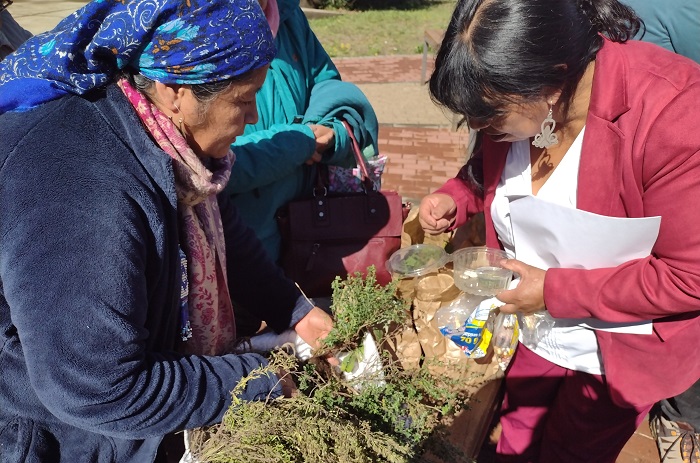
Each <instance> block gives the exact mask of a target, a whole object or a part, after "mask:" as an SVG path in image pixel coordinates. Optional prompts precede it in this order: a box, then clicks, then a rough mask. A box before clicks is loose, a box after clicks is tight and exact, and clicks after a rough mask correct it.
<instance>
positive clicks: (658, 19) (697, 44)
mask: <svg viewBox="0 0 700 463" xmlns="http://www.w3.org/2000/svg"><path fill="white" fill-rule="evenodd" d="M622 3H625V4H627V5H629V6H630V7H632V9H634V11H635V12H636V13H637V15H639V17H640V18H642V20H643V21H644V26H645V29H646V30H645V31H640V33H639V34H638V35H637V37H635V38H636V39H639V40H644V41H645V42H651V43H655V44H657V45H660V46H662V47H664V48H666V49H667V50H671V51H673V52H676V53H678V54H679V55H683V56H687V57H688V58H690V59H692V60H694V61H695V62H697V63H700V0H663V1H661V0H623V1H622Z"/></svg>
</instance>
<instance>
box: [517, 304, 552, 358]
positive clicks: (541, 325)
mask: <svg viewBox="0 0 700 463" xmlns="http://www.w3.org/2000/svg"><path fill="white" fill-rule="evenodd" d="M518 320H519V322H520V332H521V334H522V343H523V344H525V346H526V347H527V348H528V349H534V348H535V347H537V344H539V343H540V341H541V340H542V339H543V338H544V337H545V336H546V335H547V334H548V333H549V332H550V331H552V328H553V327H554V319H553V318H552V316H551V315H549V312H547V311H546V310H541V311H539V312H535V313H533V314H530V315H523V314H520V313H518Z"/></svg>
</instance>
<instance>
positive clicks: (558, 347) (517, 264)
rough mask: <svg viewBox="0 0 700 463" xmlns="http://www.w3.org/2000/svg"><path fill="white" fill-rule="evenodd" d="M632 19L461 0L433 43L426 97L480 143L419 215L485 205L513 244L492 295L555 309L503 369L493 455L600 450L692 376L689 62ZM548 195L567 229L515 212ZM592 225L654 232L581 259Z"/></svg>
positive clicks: (597, 455) (536, 3)
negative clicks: (514, 277)
mask: <svg viewBox="0 0 700 463" xmlns="http://www.w3.org/2000/svg"><path fill="white" fill-rule="evenodd" d="M639 27H640V21H639V19H638V18H637V16H636V15H635V14H634V13H633V12H632V11H631V10H630V9H629V8H627V7H625V6H623V5H622V4H620V3H618V2H617V1H616V0H489V1H480V0H460V1H458V3H457V6H456V9H455V11H454V14H453V16H452V19H451V21H450V24H449V27H448V29H447V32H446V35H445V38H444V40H443V42H442V45H441V48H440V50H439V52H438V54H437V59H436V65H435V72H434V74H433V75H432V77H431V79H430V91H431V94H432V96H433V97H434V99H435V100H436V101H438V102H439V103H441V104H443V105H445V106H447V107H448V108H450V109H451V110H453V111H454V112H456V113H459V114H461V115H463V116H464V118H465V121H466V123H467V124H468V125H469V126H470V127H472V128H474V129H479V130H480V131H481V134H482V141H481V145H480V147H479V148H478V149H477V151H476V153H475V156H474V157H473V158H472V159H471V160H470V161H469V163H468V164H467V166H465V168H463V169H462V171H461V172H460V173H459V175H458V176H457V178H455V179H451V180H449V181H448V182H447V184H445V185H444V186H443V187H441V188H440V189H439V190H438V191H437V192H435V193H434V194H432V195H428V196H426V197H425V198H424V199H423V201H422V203H421V206H420V213H419V216H420V220H421V223H422V225H423V227H424V229H426V230H427V231H429V232H433V233H435V232H440V231H443V230H445V229H447V228H448V227H457V226H460V225H461V224H462V223H464V222H465V221H466V219H467V217H469V216H471V215H472V214H474V213H476V212H478V211H484V212H485V217H486V239H487V244H488V245H490V246H493V247H502V248H504V249H505V250H506V251H507V253H508V254H509V256H510V257H515V256H517V257H518V260H515V259H508V260H506V261H504V263H503V265H504V266H505V267H507V268H508V269H511V270H513V271H514V272H515V273H517V274H518V275H519V276H520V282H519V284H518V286H517V287H516V288H514V289H510V290H507V291H503V292H501V293H500V294H499V295H498V298H499V299H500V300H501V301H502V302H504V303H505V305H504V306H503V307H502V308H501V310H502V311H504V312H509V313H513V312H518V313H519V314H521V315H531V316H533V317H541V316H542V312H541V311H542V310H546V311H547V312H546V313H548V314H549V316H550V317H552V318H553V320H554V326H553V327H552V328H551V330H550V331H549V332H547V333H546V334H544V335H543V337H542V338H541V339H540V341H539V343H534V344H530V347H526V345H524V344H520V345H519V346H518V350H517V352H516V353H515V357H514V358H513V360H512V362H511V364H510V367H509V369H508V371H507V372H506V376H505V387H506V392H505V399H504V401H503V406H502V410H501V413H502V415H501V424H502V428H503V432H502V434H501V438H500V440H499V443H498V449H497V453H498V458H497V460H498V461H502V462H547V463H555V462H566V463H574V462H596V463H605V462H614V461H615V459H616V457H617V455H618V454H619V452H620V450H621V449H622V447H623V446H624V444H625V443H626V441H627V440H628V439H629V437H630V436H631V435H632V433H633V432H634V431H635V429H636V428H637V426H638V425H639V423H640V422H641V421H642V419H644V417H645V415H646V414H647V412H648V411H649V408H650V407H651V405H652V404H653V403H654V402H655V401H657V400H659V399H663V398H665V397H669V396H673V395H675V394H678V393H680V392H682V391H684V390H685V389H687V388H688V387H689V386H690V385H691V384H693V383H694V382H695V381H696V380H697V379H698V377H700V362H698V360H697V359H698V358H700V343H698V339H700V317H699V315H700V239H699V238H698V237H700V218H698V217H699V216H698V214H697V207H696V206H695V204H694V203H693V202H692V201H691V200H690V198H693V197H697V196H698V195H700V176H699V175H698V169H700V131H698V130H697V127H696V125H697V121H698V120H699V119H700V68H699V67H698V66H697V64H695V63H693V62H692V61H690V60H688V59H686V58H684V57H681V56H678V55H675V54H673V53H670V52H668V51H665V50H663V49H661V48H660V47H658V46H655V45H652V44H647V43H641V42H636V41H628V39H630V38H632V37H633V36H634V35H635V33H636V32H637V31H638V29H639ZM523 204H525V205H526V206H523ZM545 208H546V210H554V211H557V213H558V214H560V215H561V214H562V213H564V214H563V215H565V216H567V217H575V218H576V220H577V222H576V224H577V230H578V234H576V231H574V232H573V233H571V232H569V234H568V236H567V235H566V233H567V232H565V231H564V230H562V229H561V227H559V228H560V229H559V231H556V232H554V231H552V230H551V228H552V227H554V226H555V225H556V224H555V223H554V222H551V223H553V225H550V226H547V227H540V229H539V232H538V233H532V232H531V231H528V230H532V228H526V227H523V226H522V225H523V223H527V225H528V227H531V226H533V225H534V226H537V223H538V221H539V222H541V221H542V220H544V219H547V218H548V217H547V216H546V215H545V214H544V213H542V211H543V210H545ZM524 212H527V213H528V214H524ZM591 213H594V214H591ZM658 217H660V222H659V219H658ZM591 223H596V224H597V223H605V224H606V226H608V227H615V228H616V229H618V230H621V233H619V236H617V235H616V236H613V235H605V236H602V237H600V236H599V237H598V238H602V239H601V240H600V241H601V242H605V241H607V240H613V239H615V240H616V242H617V243H619V244H620V245H622V244H627V241H628V240H631V238H630V237H629V233H626V232H625V230H627V231H630V230H633V229H634V230H638V227H639V226H640V224H646V225H645V226H649V225H650V224H654V225H653V226H652V227H651V229H652V230H654V227H655V229H656V230H658V236H656V235H655V234H651V236H650V237H649V238H646V239H641V238H640V239H639V240H636V241H638V243H637V244H638V248H639V250H638V251H636V252H635V254H636V256H635V257H624V256H623V255H619V256H615V258H612V257H611V256H608V255H602V256H596V259H595V260H596V261H598V262H601V264H599V265H598V266H591V265H586V264H584V261H586V262H590V261H592V259H590V255H594V254H596V248H590V247H589V248H586V247H585V246H584V245H583V243H589V242H592V240H590V239H588V238H589V235H595V234H601V233H603V232H602V231H601V230H600V229H598V228H596V227H594V226H591ZM659 223H660V225H659ZM583 230H587V231H586V232H584V231H583ZM572 235H577V236H572ZM572 237H573V239H572V240H571V241H569V242H571V243H575V246H571V247H560V248H559V249H557V250H554V249H553V248H552V243H554V244H556V243H561V242H563V241H562V238H566V239H569V238H572ZM654 237H656V239H655V241H654ZM542 243H549V244H548V245H545V246H543V245H542ZM573 247H577V249H579V247H581V249H584V251H580V250H577V251H575V252H574V251H572V249H570V248H573ZM645 248H646V249H647V250H646V251H642V250H643V249H645ZM649 250H650V252H649ZM572 255H575V256H577V257H576V259H571V258H570V257H569V256H572ZM562 262H566V264H562ZM535 263H537V264H536V265H535ZM543 263H544V264H546V265H543ZM543 267H545V268H543ZM546 313H545V314H546ZM543 318H544V317H543ZM521 319H522V320H524V318H521ZM527 320H533V318H528V319H527ZM669 378H672V381H669Z"/></svg>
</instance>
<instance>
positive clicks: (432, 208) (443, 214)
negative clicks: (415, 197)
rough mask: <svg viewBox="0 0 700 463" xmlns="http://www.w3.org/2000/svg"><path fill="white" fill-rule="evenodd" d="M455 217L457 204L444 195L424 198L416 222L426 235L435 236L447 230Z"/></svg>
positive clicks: (430, 195)
mask: <svg viewBox="0 0 700 463" xmlns="http://www.w3.org/2000/svg"><path fill="white" fill-rule="evenodd" d="M456 217H457V203H455V200H454V199H452V197H451V196H449V195H446V194H444V193H433V194H429V195H427V196H425V197H424V198H423V200H422V201H421V202H420V207H419V209H418V221H419V223H420V225H421V227H423V230H425V232H426V233H428V234H431V235H437V234H440V233H442V232H444V231H445V230H447V229H448V228H449V227H450V226H451V225H452V224H453V223H454V221H455V218H456Z"/></svg>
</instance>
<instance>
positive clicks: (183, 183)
mask: <svg viewBox="0 0 700 463" xmlns="http://www.w3.org/2000/svg"><path fill="white" fill-rule="evenodd" d="M118 85H119V87H120V88H121V89H122V91H123V92H124V95H126V97H127V98H128V99H129V101H130V102H131V104H132V106H133V107H134V109H135V110H136V112H137V114H138V115H139V117H140V118H141V121H142V122H143V124H144V125H145V127H146V129H147V130H148V132H149V133H150V134H151V136H152V137H153V139H154V140H155V141H156V143H157V144H158V146H160V148H161V149H162V150H163V151H165V152H166V153H167V154H168V155H169V156H170V157H171V158H172V161H173V169H174V172H175V190H176V191H177V199H178V216H179V220H180V228H181V229H180V233H181V234H180V245H181V246H182V249H183V251H184V253H185V256H186V257H187V276H188V280H189V294H188V297H187V302H188V315H189V322H190V323H191V326H192V337H191V338H190V339H188V340H187V342H186V343H185V351H186V352H188V353H192V354H200V355H220V354H223V353H226V352H230V351H231V349H232V347H233V344H234V341H235V339H236V325H235V320H234V318H233V307H232V304H231V297H230V295H229V292H228V285H227V281H226V248H225V241H224V230H223V225H222V223H221V213H220V212H219V207H218V204H217V202H216V194H217V193H219V192H220V191H222V190H223V189H224V186H226V182H228V179H229V177H230V175H231V165H232V164H233V160H234V155H233V152H230V151H229V154H228V156H226V157H225V158H223V159H212V160H211V162H210V165H209V167H210V168H211V170H209V169H207V167H206V166H205V165H204V164H203V163H202V160H201V159H200V158H199V157H198V156H197V155H196V154H195V153H194V152H193V151H192V149H191V148H190V147H189V145H188V144H187V141H186V140H185V138H184V137H183V135H182V134H181V133H180V132H179V131H178V130H177V128H176V127H175V124H173V122H172V121H171V120H170V119H169V118H168V116H166V115H165V114H164V113H163V112H162V111H160V110H159V109H158V108H157V107H156V106H155V105H154V104H153V103H151V102H150V101H149V100H148V99H146V97H145V96H144V95H143V94H141V93H140V92H139V91H138V90H136V89H135V88H134V87H133V86H131V84H129V82H128V81H127V80H126V79H120V80H119V82H118Z"/></svg>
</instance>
